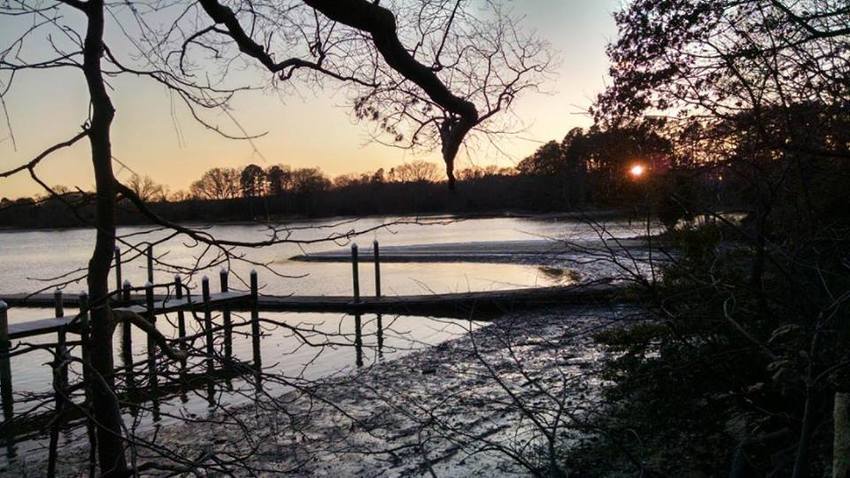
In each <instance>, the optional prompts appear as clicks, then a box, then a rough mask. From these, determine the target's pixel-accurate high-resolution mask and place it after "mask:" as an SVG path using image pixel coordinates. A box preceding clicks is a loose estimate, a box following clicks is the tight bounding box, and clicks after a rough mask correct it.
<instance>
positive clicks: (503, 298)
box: [0, 284, 623, 339]
mask: <svg viewBox="0 0 850 478" xmlns="http://www.w3.org/2000/svg"><path fill="white" fill-rule="evenodd" d="M622 295H623V294H622V288H620V287H617V286H612V285H608V284H594V285H575V286H556V287H540V288H527V289H510V290H494V291H482V292H459V293H449V294H424V295H402V296H382V297H360V298H359V299H358V300H355V299H354V298H353V297H352V296H273V295H260V296H259V297H258V298H257V304H256V306H257V308H258V309H259V310H261V311H267V312H338V313H350V314H355V313H361V314H367V313H379V314H399V315H438V316H441V317H461V318H471V314H473V315H478V314H493V313H501V312H509V311H511V310H517V309H521V308H533V307H544V306H552V305H562V304H594V303H600V302H603V301H610V300H614V299H617V298H621V296H622ZM0 300H2V301H4V302H6V303H7V304H9V306H10V307H30V308H53V306H54V304H55V299H54V297H53V294H36V295H29V296H27V295H25V294H10V295H5V296H0ZM210 301H211V303H212V304H213V305H214V306H215V308H216V309H222V308H228V309H230V310H233V311H247V310H249V308H250V307H251V301H250V293H249V292H222V293H219V294H211V295H210ZM78 302H79V299H78V298H77V297H67V298H65V299H64V303H65V305H68V306H73V307H79V303H78ZM144 302H145V297H144V295H133V296H131V297H130V305H129V306H119V307H118V308H119V309H129V310H132V311H134V312H136V313H138V314H144V313H145V312H147V308H146V306H145V305H143V304H144ZM154 303H155V307H156V314H157V315H159V314H165V313H169V312H174V311H178V310H188V309H192V308H198V309H199V310H200V307H201V306H202V302H201V301H200V298H197V297H193V298H189V299H186V298H183V299H174V298H173V296H171V297H169V296H166V295H159V294H156V295H154ZM70 320H71V318H67V317H63V318H59V319H56V318H49V319H41V320H35V321H31V322H24V323H18V324H10V325H9V338H10V339H16V338H21V337H29V336H32V335H39V334H42V333H50V332H55V331H57V330H58V329H59V328H61V327H63V326H66V325H68V323H69V322H70ZM48 329H49V330H48Z"/></svg>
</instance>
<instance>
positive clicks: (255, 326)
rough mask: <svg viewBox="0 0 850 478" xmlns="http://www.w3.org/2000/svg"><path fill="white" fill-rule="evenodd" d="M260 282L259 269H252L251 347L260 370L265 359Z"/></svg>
mask: <svg viewBox="0 0 850 478" xmlns="http://www.w3.org/2000/svg"><path fill="white" fill-rule="evenodd" d="M258 296H259V284H258V280H257V271H254V270H252V271H251V348H252V351H253V355H254V357H253V358H254V368H255V369H256V370H257V371H258V372H259V371H260V370H262V368H263V359H262V356H261V355H260V310H259V308H258V307H257V304H258V302H259V300H258Z"/></svg>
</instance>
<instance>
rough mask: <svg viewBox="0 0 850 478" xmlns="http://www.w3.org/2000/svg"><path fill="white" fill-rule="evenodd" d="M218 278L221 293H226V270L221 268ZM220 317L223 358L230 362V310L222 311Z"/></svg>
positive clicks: (231, 354) (231, 347)
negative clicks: (221, 322)
mask: <svg viewBox="0 0 850 478" xmlns="http://www.w3.org/2000/svg"><path fill="white" fill-rule="evenodd" d="M218 276H219V279H220V280H221V292H222V293H224V292H227V291H228V290H229V288H228V285H227V269H225V268H224V267H222V268H221V271H219V273H218ZM225 307H226V306H225ZM221 317H222V321H223V322H224V358H225V360H230V359H231V357H232V356H233V336H232V334H233V322H232V321H231V319H230V310H228V309H227V308H225V309H223V310H222V312H221Z"/></svg>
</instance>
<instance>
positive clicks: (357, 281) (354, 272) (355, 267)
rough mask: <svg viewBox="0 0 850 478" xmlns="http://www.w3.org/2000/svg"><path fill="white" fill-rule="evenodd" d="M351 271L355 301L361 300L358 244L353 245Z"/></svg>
mask: <svg viewBox="0 0 850 478" xmlns="http://www.w3.org/2000/svg"><path fill="white" fill-rule="evenodd" d="M351 273H352V276H351V277H352V280H353V281H354V302H355V303H357V302H360V270H359V267H358V265H357V244H352V245H351Z"/></svg>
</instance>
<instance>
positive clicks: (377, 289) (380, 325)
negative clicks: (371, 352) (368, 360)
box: [372, 239, 384, 357]
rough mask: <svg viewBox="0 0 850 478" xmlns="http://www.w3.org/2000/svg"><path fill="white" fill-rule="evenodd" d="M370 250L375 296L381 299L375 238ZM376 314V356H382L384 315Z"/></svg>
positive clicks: (379, 250) (378, 249)
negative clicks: (372, 261) (372, 260)
mask: <svg viewBox="0 0 850 478" xmlns="http://www.w3.org/2000/svg"><path fill="white" fill-rule="evenodd" d="M372 250H373V253H374V256H375V298H376V299H378V300H380V299H381V249H380V245H379V244H378V241H377V239H376V240H375V241H374V242H372ZM377 315H378V317H377V318H378V334H377V335H378V357H383V356H384V316H383V315H382V314H380V313H379V314H377Z"/></svg>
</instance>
